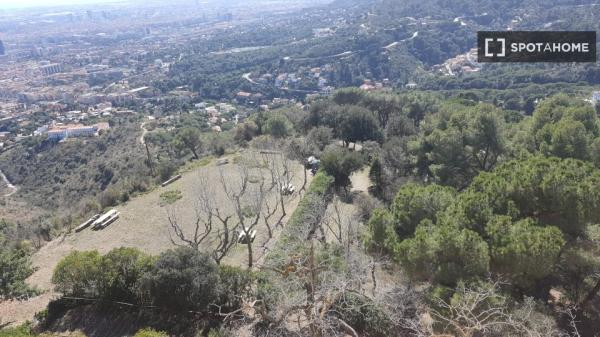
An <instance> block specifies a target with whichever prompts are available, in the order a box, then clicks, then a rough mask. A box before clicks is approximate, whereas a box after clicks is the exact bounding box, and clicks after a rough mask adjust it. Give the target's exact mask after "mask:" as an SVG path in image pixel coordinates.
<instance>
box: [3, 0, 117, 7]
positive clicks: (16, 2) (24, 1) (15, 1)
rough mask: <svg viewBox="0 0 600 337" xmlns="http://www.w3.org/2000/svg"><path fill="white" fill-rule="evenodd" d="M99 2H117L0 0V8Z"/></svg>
mask: <svg viewBox="0 0 600 337" xmlns="http://www.w3.org/2000/svg"><path fill="white" fill-rule="evenodd" d="M101 2H117V0H0V8H22V7H36V6H59V5H77V4H90V3H101Z"/></svg>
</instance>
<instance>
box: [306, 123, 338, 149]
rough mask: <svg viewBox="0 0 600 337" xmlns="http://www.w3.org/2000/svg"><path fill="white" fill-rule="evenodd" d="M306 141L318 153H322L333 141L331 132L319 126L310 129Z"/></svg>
mask: <svg viewBox="0 0 600 337" xmlns="http://www.w3.org/2000/svg"><path fill="white" fill-rule="evenodd" d="M306 139H307V142H308V144H310V145H312V146H314V147H315V148H316V149H318V150H319V151H323V150H324V149H325V147H326V146H327V145H329V144H331V141H332V140H333V130H332V129H331V128H328V127H325V126H319V127H316V128H313V129H311V130H310V131H309V132H308V135H307V136H306Z"/></svg>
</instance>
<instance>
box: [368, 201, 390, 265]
mask: <svg viewBox="0 0 600 337" xmlns="http://www.w3.org/2000/svg"><path fill="white" fill-rule="evenodd" d="M393 221H394V219H393V217H392V215H391V214H390V212H388V211H387V210H384V209H376V210H375V211H374V212H373V215H372V216H371V219H369V223H368V236H367V238H366V239H365V245H366V247H367V248H368V249H369V250H370V251H372V252H377V253H379V254H382V253H386V254H390V253H392V252H393V251H394V249H395V248H396V245H397V244H398V236H397V235H396V233H395V232H394V226H393Z"/></svg>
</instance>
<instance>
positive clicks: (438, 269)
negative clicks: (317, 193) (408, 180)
mask: <svg viewBox="0 0 600 337" xmlns="http://www.w3.org/2000/svg"><path fill="white" fill-rule="evenodd" d="M599 177H600V170H598V169H595V168H594V167H593V166H592V165H590V164H586V163H583V162H580V161H577V160H574V159H562V160H561V159H558V158H544V157H530V158H528V159H526V160H520V161H517V160H515V161H509V162H506V163H504V164H502V165H500V166H499V167H497V168H496V169H495V170H494V171H492V172H484V173H481V174H480V175H479V176H478V177H476V178H475V180H474V182H473V183H472V184H471V186H469V187H468V188H467V189H466V190H464V191H463V192H461V193H458V194H456V193H455V192H454V191H452V190H451V189H448V188H445V187H441V186H437V185H428V186H419V185H415V184H408V185H405V186H404V187H403V188H402V189H401V190H400V191H399V192H398V194H397V197H396V199H395V200H394V202H393V203H392V205H391V206H390V211H387V210H379V211H376V212H375V213H374V214H373V216H372V218H371V220H370V222H369V233H370V235H369V237H368V240H367V244H368V246H369V247H370V248H371V249H373V250H377V251H380V252H387V253H388V254H392V255H393V256H395V257H396V258H397V259H398V261H400V262H401V264H402V265H403V266H404V267H405V268H406V270H407V271H408V272H409V274H410V275H411V276H412V277H413V278H415V279H420V280H431V281H434V282H438V283H442V284H446V285H454V284H456V282H457V281H458V280H461V279H463V280H468V279H473V278H476V277H484V276H486V275H487V273H488V272H492V273H494V274H497V275H501V277H503V278H505V279H508V280H510V281H511V284H512V285H514V286H516V287H518V288H520V289H522V290H525V291H530V290H533V289H534V288H535V286H536V284H538V282H540V281H542V280H544V279H546V278H547V277H550V276H551V275H552V272H553V271H554V269H555V266H556V265H557V263H558V262H559V255H560V252H561V251H562V250H563V247H564V246H565V243H566V242H567V240H569V239H571V240H572V238H576V237H580V236H582V235H585V234H584V231H585V229H586V228H587V225H588V224H589V223H597V222H598V221H600V213H598V209H599V208H600V195H598V192H597V191H598V190H599V187H600V186H599V184H600V178H599Z"/></svg>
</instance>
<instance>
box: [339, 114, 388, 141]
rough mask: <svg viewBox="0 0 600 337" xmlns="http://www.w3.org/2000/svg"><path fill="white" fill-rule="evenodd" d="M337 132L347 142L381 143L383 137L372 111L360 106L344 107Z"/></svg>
mask: <svg viewBox="0 0 600 337" xmlns="http://www.w3.org/2000/svg"><path fill="white" fill-rule="evenodd" d="M340 113H341V116H340V117H339V118H338V120H339V125H338V126H337V128H336V130H337V131H338V133H339V136H340V137H341V138H342V139H343V140H344V141H345V142H347V143H348V142H362V141H365V140H374V141H381V140H382V139H383V135H382V132H381V129H380V127H379V123H378V122H377V119H375V117H374V116H373V114H372V113H371V111H369V110H368V109H365V108H363V107H359V106H347V107H343V108H342V110H341V111H340Z"/></svg>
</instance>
